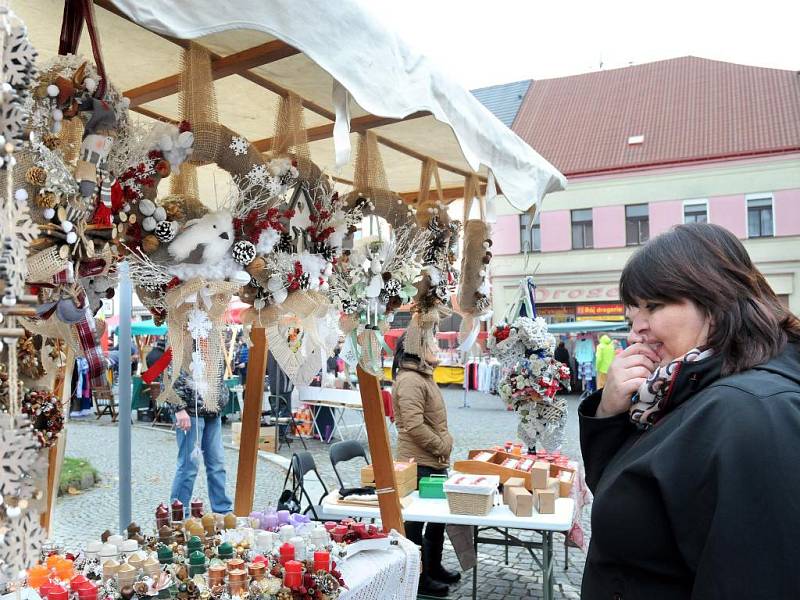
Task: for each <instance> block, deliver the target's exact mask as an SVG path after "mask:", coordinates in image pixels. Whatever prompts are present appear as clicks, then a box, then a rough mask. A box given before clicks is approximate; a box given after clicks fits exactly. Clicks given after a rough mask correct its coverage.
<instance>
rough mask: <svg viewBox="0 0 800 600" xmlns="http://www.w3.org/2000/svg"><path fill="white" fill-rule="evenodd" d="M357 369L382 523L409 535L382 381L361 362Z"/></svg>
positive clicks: (385, 527) (385, 526)
mask: <svg viewBox="0 0 800 600" xmlns="http://www.w3.org/2000/svg"><path fill="white" fill-rule="evenodd" d="M357 372H358V387H359V390H360V391H361V404H362V405H363V407H364V423H366V426H367V438H368V440H369V453H370V456H371V457H372V464H373V466H374V471H375V489H376V490H377V493H378V505H379V506H380V509H381V523H382V525H383V528H384V529H386V530H389V529H395V530H396V531H398V532H399V533H400V534H401V535H405V527H403V513H402V508H401V506H400V496H399V495H398V493H397V479H396V477H395V473H394V461H392V451H391V446H390V445H389V432H388V431H387V430H386V415H385V414H384V412H383V400H382V399H381V387H380V383H379V382H378V378H377V377H375V375H370V374H369V373H367V372H366V371H365V370H364V369H362V368H361V367H360V366H359V367H357Z"/></svg>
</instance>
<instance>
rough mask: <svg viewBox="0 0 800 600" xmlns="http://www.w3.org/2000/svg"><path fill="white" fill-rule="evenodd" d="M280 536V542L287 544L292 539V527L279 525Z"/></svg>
mask: <svg viewBox="0 0 800 600" xmlns="http://www.w3.org/2000/svg"><path fill="white" fill-rule="evenodd" d="M280 536H281V541H282V542H288V541H289V540H290V539H292V538H293V537H294V525H281V529H280Z"/></svg>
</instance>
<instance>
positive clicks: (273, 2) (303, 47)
mask: <svg viewBox="0 0 800 600" xmlns="http://www.w3.org/2000/svg"><path fill="white" fill-rule="evenodd" d="M95 4H96V6H97V7H98V9H97V10H96V21H97V28H98V31H99V34H100V37H101V40H102V47H103V53H104V57H105V63H106V69H107V71H108V73H109V74H110V77H111V79H112V82H113V83H114V84H115V85H116V86H117V87H118V88H120V89H122V90H125V94H126V96H128V97H129V98H131V106H132V107H133V109H134V110H137V111H139V112H141V113H142V114H145V115H148V116H151V117H166V118H168V119H172V120H177V119H179V110H178V95H177V81H178V76H177V75H178V71H179V63H180V60H179V59H180V52H181V46H185V45H186V42H185V41H184V40H189V39H192V40H195V41H196V42H197V43H199V44H201V45H202V46H204V47H205V48H207V49H208V50H209V51H210V52H211V53H212V58H213V62H212V69H213V72H214V77H215V78H216V81H215V89H216V93H217V102H218V106H219V116H220V122H222V123H223V124H224V125H227V126H228V127H230V128H231V129H233V130H234V131H237V132H238V133H240V134H241V135H244V136H245V137H247V138H248V139H250V140H251V141H254V142H258V145H259V148H261V149H263V150H268V149H269V145H270V138H271V136H272V131H273V127H274V122H275V113H276V110H277V105H278V100H279V98H280V97H281V96H282V95H285V94H286V93H287V92H288V91H291V92H294V93H296V94H298V95H299V96H300V97H302V98H303V99H304V105H305V107H306V126H307V128H308V133H309V142H310V148H311V154H312V159H313V160H314V161H315V162H316V163H317V164H318V165H319V166H320V167H322V168H323V169H324V170H325V171H326V172H328V173H329V174H332V175H336V176H338V177H339V178H340V179H342V180H344V181H348V180H352V173H353V172H352V160H351V162H350V164H349V165H347V166H345V167H343V168H341V169H340V170H337V169H336V167H335V153H334V147H333V141H332V137H333V124H334V120H335V106H334V102H333V100H332V89H333V86H334V81H338V82H339V83H341V85H343V86H344V87H345V88H346V89H347V90H348V91H349V93H350V94H351V96H352V99H353V101H352V103H351V132H352V133H351V135H350V140H351V144H352V146H353V148H355V144H356V141H357V136H356V133H357V132H359V131H365V130H367V129H371V130H372V131H374V132H375V133H376V134H377V135H378V136H379V141H380V142H381V143H382V153H383V158H384V164H385V165H386V170H387V177H388V180H389V185H390V187H391V188H392V189H393V190H394V191H396V192H399V193H406V194H408V195H409V196H410V197H412V198H413V197H414V195H415V194H416V193H417V191H418V188H419V178H420V166H421V163H420V158H424V157H426V156H430V157H432V158H434V159H435V160H436V161H437V162H438V163H439V165H440V168H441V175H442V184H443V186H444V187H445V188H446V196H447V197H448V199H455V198H460V197H461V196H460V194H463V183H464V176H465V174H467V173H469V172H472V171H473V169H476V170H478V172H479V174H480V175H481V176H482V177H485V176H486V174H487V172H488V171H487V167H489V168H491V169H492V171H493V172H494V174H495V176H496V177H497V180H498V183H499V185H500V186H501V188H502V191H503V194H504V195H505V197H506V198H507V199H508V200H509V201H510V203H511V204H512V205H514V206H515V207H516V208H518V209H520V210H525V209H527V208H529V207H530V206H532V205H533V204H534V203H536V202H537V201H539V200H541V198H542V197H543V196H544V194H545V193H547V192H550V191H556V190H559V189H562V188H563V187H564V186H565V184H566V180H565V178H564V176H563V175H561V174H560V173H559V172H558V171H557V170H556V169H555V168H554V167H553V166H552V165H550V163H548V162H547V161H546V160H544V159H543V158H542V157H541V156H540V155H539V154H537V153H536V152H535V151H534V150H533V149H532V148H531V147H530V146H528V145H527V144H526V143H525V142H524V141H522V139H521V138H519V137H518V136H517V135H516V134H514V133H513V132H512V131H511V130H510V129H508V128H507V127H506V126H505V125H503V124H502V123H501V122H500V121H499V120H498V119H497V118H496V117H495V116H494V115H492V114H491V112H490V111H489V110H488V109H486V107H484V106H483V105H482V104H481V103H480V102H479V101H478V100H476V99H475V98H474V97H473V96H472V95H471V94H470V93H469V92H468V91H467V90H465V89H463V88H462V87H460V86H458V85H457V84H455V83H454V82H453V81H452V80H451V79H450V78H449V77H448V76H447V75H446V74H444V73H442V72H441V71H440V70H438V69H437V68H436V67H435V66H434V65H432V64H431V63H430V61H429V60H428V59H427V58H426V57H424V56H423V55H420V54H418V53H416V52H415V51H413V50H412V49H411V48H409V47H408V46H407V45H406V44H405V43H404V42H403V41H402V40H401V39H400V38H399V37H398V36H397V35H396V34H395V33H394V32H392V31H390V30H388V29H386V28H385V27H384V26H383V25H382V24H381V23H379V22H378V21H377V20H376V19H374V18H373V17H372V16H371V14H370V13H369V11H368V9H367V8H365V7H364V6H362V5H360V4H358V3H357V2H355V1H354V0H340V1H338V2H324V1H321V0H268V1H261V2H252V1H251V0H227V1H226V2H225V3H224V10H220V9H221V6H222V5H221V4H220V3H219V1H218V0H193V2H192V3H191V6H189V5H188V4H187V5H186V7H185V8H184V9H177V8H176V5H175V3H174V2H173V1H171V0H148V2H140V1H135V0H95ZM14 9H15V11H16V12H17V13H18V14H19V15H20V17H21V18H22V19H24V20H25V22H26V23H27V24H28V27H29V29H30V33H31V39H32V41H33V43H34V44H35V45H36V47H37V49H38V50H39V52H40V54H41V55H42V57H43V58H48V57H50V56H53V55H55V54H56V53H57V48H58V40H59V33H60V28H61V15H62V9H63V4H62V2H61V1H60V0H32V1H26V2H21V3H18V5H15V6H14ZM136 23H138V25H137V24H136ZM139 25H141V27H140V26H139ZM89 48H90V45H89V40H88V35H87V34H86V32H84V36H83V38H82V41H81V49H82V51H83V52H84V53H86V54H87V55H88V54H89ZM389 90H391V92H389ZM200 171H201V173H200V175H199V177H200V185H201V195H202V196H204V197H203V198H202V199H203V200H204V201H205V202H206V203H209V204H213V202H214V198H220V197H224V193H225V186H224V185H223V183H224V182H225V181H227V175H225V174H222V172H221V171H219V170H218V169H216V168H214V167H203V168H201V169H200Z"/></svg>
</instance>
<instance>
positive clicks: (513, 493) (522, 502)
mask: <svg viewBox="0 0 800 600" xmlns="http://www.w3.org/2000/svg"><path fill="white" fill-rule="evenodd" d="M503 499H504V500H506V499H507V501H506V504H508V507H509V508H510V509H511V512H513V513H514V514H515V515H516V516H518V517H530V516H531V515H533V494H531V493H530V492H529V491H528V490H527V489H525V488H524V487H504V488H503Z"/></svg>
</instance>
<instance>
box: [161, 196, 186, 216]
mask: <svg viewBox="0 0 800 600" xmlns="http://www.w3.org/2000/svg"><path fill="white" fill-rule="evenodd" d="M164 210H165V211H166V212H167V219H168V220H170V221H183V219H185V218H186V212H185V211H184V210H183V206H182V204H181V202H179V201H177V200H173V201H171V202H167V203H166V204H164Z"/></svg>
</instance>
